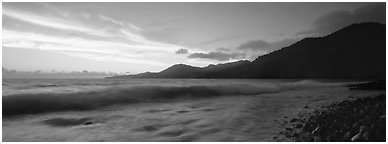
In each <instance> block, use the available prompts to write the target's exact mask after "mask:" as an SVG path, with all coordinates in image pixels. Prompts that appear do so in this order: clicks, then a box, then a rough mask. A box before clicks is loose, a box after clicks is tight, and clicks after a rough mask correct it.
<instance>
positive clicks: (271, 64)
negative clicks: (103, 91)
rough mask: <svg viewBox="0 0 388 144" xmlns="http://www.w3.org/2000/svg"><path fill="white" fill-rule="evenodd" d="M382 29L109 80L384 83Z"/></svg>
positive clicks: (360, 27) (357, 28)
mask: <svg viewBox="0 0 388 144" xmlns="http://www.w3.org/2000/svg"><path fill="white" fill-rule="evenodd" d="M385 29H386V28H385V25H384V24H379V23H359V24H352V25H350V26H347V27H345V28H342V29H340V30H338V31H336V32H334V33H331V34H329V35H327V36H324V37H317V38H305V39H302V40H300V41H298V42H296V43H294V44H292V45H290V46H288V47H284V48H281V49H279V50H277V51H274V52H271V53H269V54H266V55H263V56H259V57H258V58H256V59H255V60H254V61H252V62H249V61H237V62H232V63H225V64H218V65H209V66H207V67H202V68H201V67H193V66H189V65H184V64H177V65H173V66H171V67H169V68H167V69H166V70H163V71H161V72H158V73H150V72H147V73H141V74H137V75H124V76H114V77H109V78H115V79H122V78H350V79H385V66H386V65H385V64H386V63H385V51H386V48H385V43H386V35H385Z"/></svg>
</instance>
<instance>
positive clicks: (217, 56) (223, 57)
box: [188, 51, 245, 61]
mask: <svg viewBox="0 0 388 144" xmlns="http://www.w3.org/2000/svg"><path fill="white" fill-rule="evenodd" d="M188 58H202V59H212V60H218V61H228V60H232V59H243V58H245V54H244V53H238V52H232V53H225V52H219V51H217V52H209V53H193V54H190V55H189V56H188Z"/></svg>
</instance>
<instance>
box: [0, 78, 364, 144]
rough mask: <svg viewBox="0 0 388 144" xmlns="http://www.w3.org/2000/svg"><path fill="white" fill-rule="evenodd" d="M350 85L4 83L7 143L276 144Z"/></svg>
mask: <svg viewBox="0 0 388 144" xmlns="http://www.w3.org/2000/svg"><path fill="white" fill-rule="evenodd" d="M346 84H348V82H333V81H324V82H323V81H318V80H260V79H258V80H247V79H128V80H109V79H33V80H27V79H22V80H20V79H19V80H3V85H2V88H3V97H2V104H3V105H2V108H3V119H2V122H3V124H2V126H3V127H2V132H3V135H2V138H3V141H273V140H274V139H272V137H273V136H274V135H276V134H277V133H278V132H279V131H281V130H282V129H284V128H285V126H284V125H280V124H281V121H287V118H290V117H293V116H295V115H296V113H298V112H299V111H301V110H303V109H304V107H305V106H307V105H309V106H312V105H316V104H317V103H325V102H332V101H339V100H341V99H345V98H349V97H352V96H355V95H368V94H369V93H362V92H361V93H360V92H357V93H352V92H351V91H349V90H348V89H347V88H346V87H344V85H346Z"/></svg>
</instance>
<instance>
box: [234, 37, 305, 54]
mask: <svg viewBox="0 0 388 144" xmlns="http://www.w3.org/2000/svg"><path fill="white" fill-rule="evenodd" d="M297 40H299V39H285V40H281V41H276V42H267V41H264V40H256V41H248V42H245V43H243V44H241V45H240V46H238V47H237V50H251V51H261V52H264V53H266V52H271V51H274V50H277V49H280V48H283V47H286V46H289V45H291V44H293V43H294V42H296V41H297Z"/></svg>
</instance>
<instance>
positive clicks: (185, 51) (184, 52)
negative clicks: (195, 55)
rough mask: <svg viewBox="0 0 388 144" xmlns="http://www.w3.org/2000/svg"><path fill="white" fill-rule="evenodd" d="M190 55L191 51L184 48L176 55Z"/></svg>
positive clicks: (176, 52)
mask: <svg viewBox="0 0 388 144" xmlns="http://www.w3.org/2000/svg"><path fill="white" fill-rule="evenodd" d="M188 53H189V50H187V49H184V48H181V49H178V50H177V51H175V54H188Z"/></svg>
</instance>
